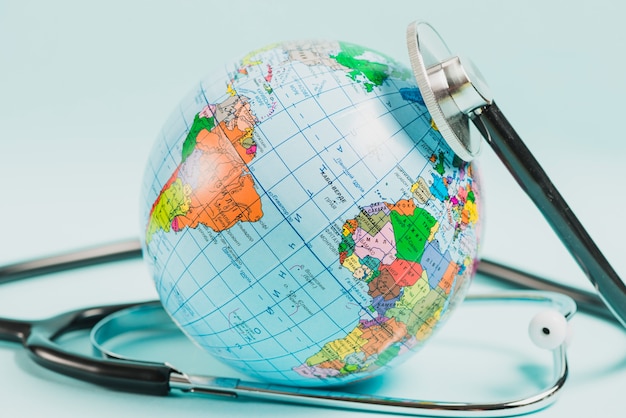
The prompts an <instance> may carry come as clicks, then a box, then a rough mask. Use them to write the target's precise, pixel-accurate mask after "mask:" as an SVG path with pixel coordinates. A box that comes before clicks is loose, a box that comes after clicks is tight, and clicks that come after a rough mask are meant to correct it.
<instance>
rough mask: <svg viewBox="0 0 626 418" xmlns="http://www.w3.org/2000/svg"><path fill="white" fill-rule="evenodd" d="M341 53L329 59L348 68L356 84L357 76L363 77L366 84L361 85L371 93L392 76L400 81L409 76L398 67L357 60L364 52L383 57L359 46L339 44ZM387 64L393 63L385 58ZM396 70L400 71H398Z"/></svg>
mask: <svg viewBox="0 0 626 418" xmlns="http://www.w3.org/2000/svg"><path fill="white" fill-rule="evenodd" d="M339 46H340V48H341V51H340V52H339V53H338V54H337V55H331V56H330V57H331V58H332V59H334V60H335V61H337V62H338V63H339V64H341V65H343V66H344V67H347V68H350V69H351V70H352V71H350V72H349V73H348V77H350V78H351V79H352V80H353V81H355V82H358V81H359V80H358V78H359V76H362V77H365V78H366V79H367V82H364V83H363V86H364V87H365V89H366V91H368V92H371V91H372V89H373V88H374V87H375V86H376V87H378V86H381V85H382V84H383V82H384V81H385V80H386V79H387V78H388V77H390V76H394V77H397V78H401V79H406V78H408V76H409V74H408V73H409V72H408V71H406V70H404V69H402V67H400V66H395V65H394V66H390V65H388V64H385V63H381V62H374V61H369V60H367V59H362V58H359V57H361V56H362V55H363V54H364V53H366V52H371V53H373V54H376V55H379V56H384V55H383V54H381V53H379V52H375V51H372V50H369V49H366V48H363V47H362V46H359V45H354V44H351V43H347V42H339ZM385 59H387V60H388V61H389V62H394V61H393V60H392V59H390V58H387V57H385ZM398 68H400V69H402V70H398Z"/></svg>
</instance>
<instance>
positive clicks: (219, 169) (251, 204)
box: [178, 122, 263, 231]
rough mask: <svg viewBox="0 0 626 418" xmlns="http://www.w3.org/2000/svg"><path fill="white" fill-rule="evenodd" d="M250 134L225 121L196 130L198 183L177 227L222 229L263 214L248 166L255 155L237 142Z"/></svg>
mask: <svg viewBox="0 0 626 418" xmlns="http://www.w3.org/2000/svg"><path fill="white" fill-rule="evenodd" d="M249 135H250V132H249V131H248V130H244V131H242V130H241V129H240V127H239V126H237V125H235V126H232V129H228V127H227V126H226V124H225V123H224V122H221V123H220V124H219V125H218V126H216V127H215V128H214V129H212V130H211V131H207V130H206V129H205V130H202V131H200V132H199V133H198V136H197V138H196V148H197V149H198V150H200V151H202V153H201V155H200V157H199V159H198V161H197V167H198V169H199V170H200V171H199V172H198V173H196V180H197V182H198V183H197V184H196V186H195V187H194V189H193V192H192V194H191V204H190V205H189V206H190V209H189V211H188V212H187V214H185V215H184V216H179V217H178V225H179V228H182V227H189V228H195V227H197V226H198V224H200V223H202V224H204V225H207V226H208V227H209V228H211V229H213V230H214V231H223V230H225V229H228V228H230V227H231V226H233V225H234V224H235V223H236V222H238V221H248V222H255V221H258V220H259V219H260V218H261V217H262V216H263V211H262V209H261V199H260V197H259V195H258V193H257V192H256V190H255V188H254V180H253V178H252V176H251V175H250V172H249V170H248V167H247V163H248V162H250V161H251V160H252V159H253V158H254V154H247V153H246V152H245V148H243V147H241V146H240V145H239V144H240V141H241V140H242V139H245V138H246V137H248V136H249Z"/></svg>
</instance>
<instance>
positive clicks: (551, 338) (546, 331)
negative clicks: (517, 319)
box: [528, 309, 569, 350]
mask: <svg viewBox="0 0 626 418" xmlns="http://www.w3.org/2000/svg"><path fill="white" fill-rule="evenodd" d="M528 334H529V335H530V339H531V340H532V342H533V343H535V345H537V346H538V347H541V348H545V349H547V350H552V349H555V348H557V347H558V346H560V345H561V344H563V343H564V342H566V341H567V340H568V334H569V327H568V324H567V319H565V317H564V316H563V314H561V313H560V312H558V311H556V310H553V309H548V310H545V311H541V312H539V313H538V314H537V315H535V316H534V317H533V319H532V320H531V321H530V324H529V326H528Z"/></svg>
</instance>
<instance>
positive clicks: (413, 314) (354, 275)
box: [141, 41, 480, 386]
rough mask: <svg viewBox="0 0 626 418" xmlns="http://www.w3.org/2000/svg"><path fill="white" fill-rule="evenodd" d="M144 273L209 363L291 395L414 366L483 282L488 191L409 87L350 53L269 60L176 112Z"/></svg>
mask: <svg viewBox="0 0 626 418" xmlns="http://www.w3.org/2000/svg"><path fill="white" fill-rule="evenodd" d="M142 189H143V195H142V203H141V222H142V225H141V228H142V241H143V250H144V258H145V259H146V260H147V263H148V265H149V267H150V270H151V272H152V275H153V277H154V282H155V284H156V289H157V291H158V294H159V296H160V298H161V302H162V305H163V307H164V308H165V310H166V311H167V312H168V314H169V315H170V316H171V318H172V319H173V321H174V322H175V323H176V324H177V325H178V326H179V327H180V328H181V329H182V330H183V332H184V333H185V334H186V335H187V336H188V337H189V338H191V340H193V341H194V342H195V343H196V344H197V345H199V346H201V347H202V348H204V349H205V350H207V351H208V352H209V353H211V354H212V355H213V356H214V357H215V358H217V359H219V360H221V361H222V362H224V363H226V364H227V365H229V366H231V367H232V368H234V369H236V370H238V371H240V372H243V373H245V374H247V375H249V376H251V377H253V378H256V379H259V380H262V381H266V382H273V383H280V384H287V385H296V386H320V385H337V384H344V383H348V382H352V381H357V380H361V379H364V378H366V377H370V376H374V375H377V374H379V373H381V372H383V371H385V370H388V369H389V368H391V367H393V366H394V365H397V364H399V363H401V362H402V361H404V360H406V359H407V358H408V357H410V355H409V354H410V353H414V352H415V351H416V350H417V349H418V348H419V347H421V346H422V344H423V343H424V342H425V341H426V340H428V339H429V338H430V337H431V335H432V334H433V332H434V331H435V330H437V329H438V328H439V327H440V326H441V325H442V324H443V323H444V322H445V320H446V318H447V317H448V316H449V314H450V313H451V312H452V311H453V309H454V307H455V306H456V305H458V304H459V303H460V302H461V301H462V300H463V297H464V295H465V293H466V291H467V287H468V285H469V283H470V281H471V277H472V275H473V274H474V272H475V269H476V260H477V247H478V241H479V233H480V226H479V225H480V202H479V197H480V190H479V184H478V179H477V177H476V175H475V169H474V167H473V166H472V165H471V164H470V163H466V162H464V161H462V160H460V159H459V158H457V157H456V156H455V155H454V153H453V152H452V151H451V149H450V148H449V147H448V146H447V144H446V143H445V141H444V140H443V138H442V136H441V134H440V133H439V132H438V130H437V127H436V126H435V125H434V123H433V122H432V120H431V117H430V115H429V113H428V111H427V109H426V107H425V105H424V102H423V100H422V97H421V95H420V92H419V90H418V88H417V86H416V82H415V80H414V78H413V76H412V73H411V71H410V70H409V69H407V68H406V67H405V66H403V65H401V64H399V63H398V62H396V61H394V60H393V59H391V58H389V57H387V56H385V55H383V54H381V53H378V52H375V51H373V50H370V49H367V48H364V47H361V46H358V45H354V44H350V43H343V42H331V41H306V42H287V43H279V44H274V45H270V46H268V47H266V48H263V49H259V50H257V51H254V52H252V53H250V54H248V55H246V56H245V57H243V58H242V59H241V60H239V61H236V62H233V63H232V64H230V65H228V66H226V67H224V68H223V69H222V70H221V71H217V72H214V73H212V74H211V75H210V76H209V77H208V78H206V79H205V80H204V81H202V82H201V83H199V84H198V85H197V86H196V87H195V89H194V90H193V91H192V93H191V94H190V95H189V96H188V97H187V98H186V99H184V100H183V101H182V102H181V104H180V105H179V107H177V108H176V110H175V111H174V112H173V115H172V117H171V118H170V119H169V121H168V122H167V123H166V124H165V126H164V128H163V130H162V133H161V134H160V136H159V137H158V139H157V141H156V144H155V146H154V148H153V151H152V153H151V156H150V158H149V162H148V165H147V169H146V174H145V177H144V182H143V188H142Z"/></svg>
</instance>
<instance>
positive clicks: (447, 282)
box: [439, 261, 459, 295]
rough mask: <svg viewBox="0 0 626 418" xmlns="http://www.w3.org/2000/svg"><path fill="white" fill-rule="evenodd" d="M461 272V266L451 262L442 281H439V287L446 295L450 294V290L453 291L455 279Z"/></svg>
mask: <svg viewBox="0 0 626 418" xmlns="http://www.w3.org/2000/svg"><path fill="white" fill-rule="evenodd" d="M458 272H459V266H458V265H457V264H456V263H455V262H452V261H451V262H450V264H448V267H447V268H446V271H445V272H444V273H443V277H442V278H441V281H439V287H440V288H441V289H443V291H444V292H446V295H449V294H450V290H451V289H452V284H453V283H454V277H455V276H456V275H457V273H458Z"/></svg>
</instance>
